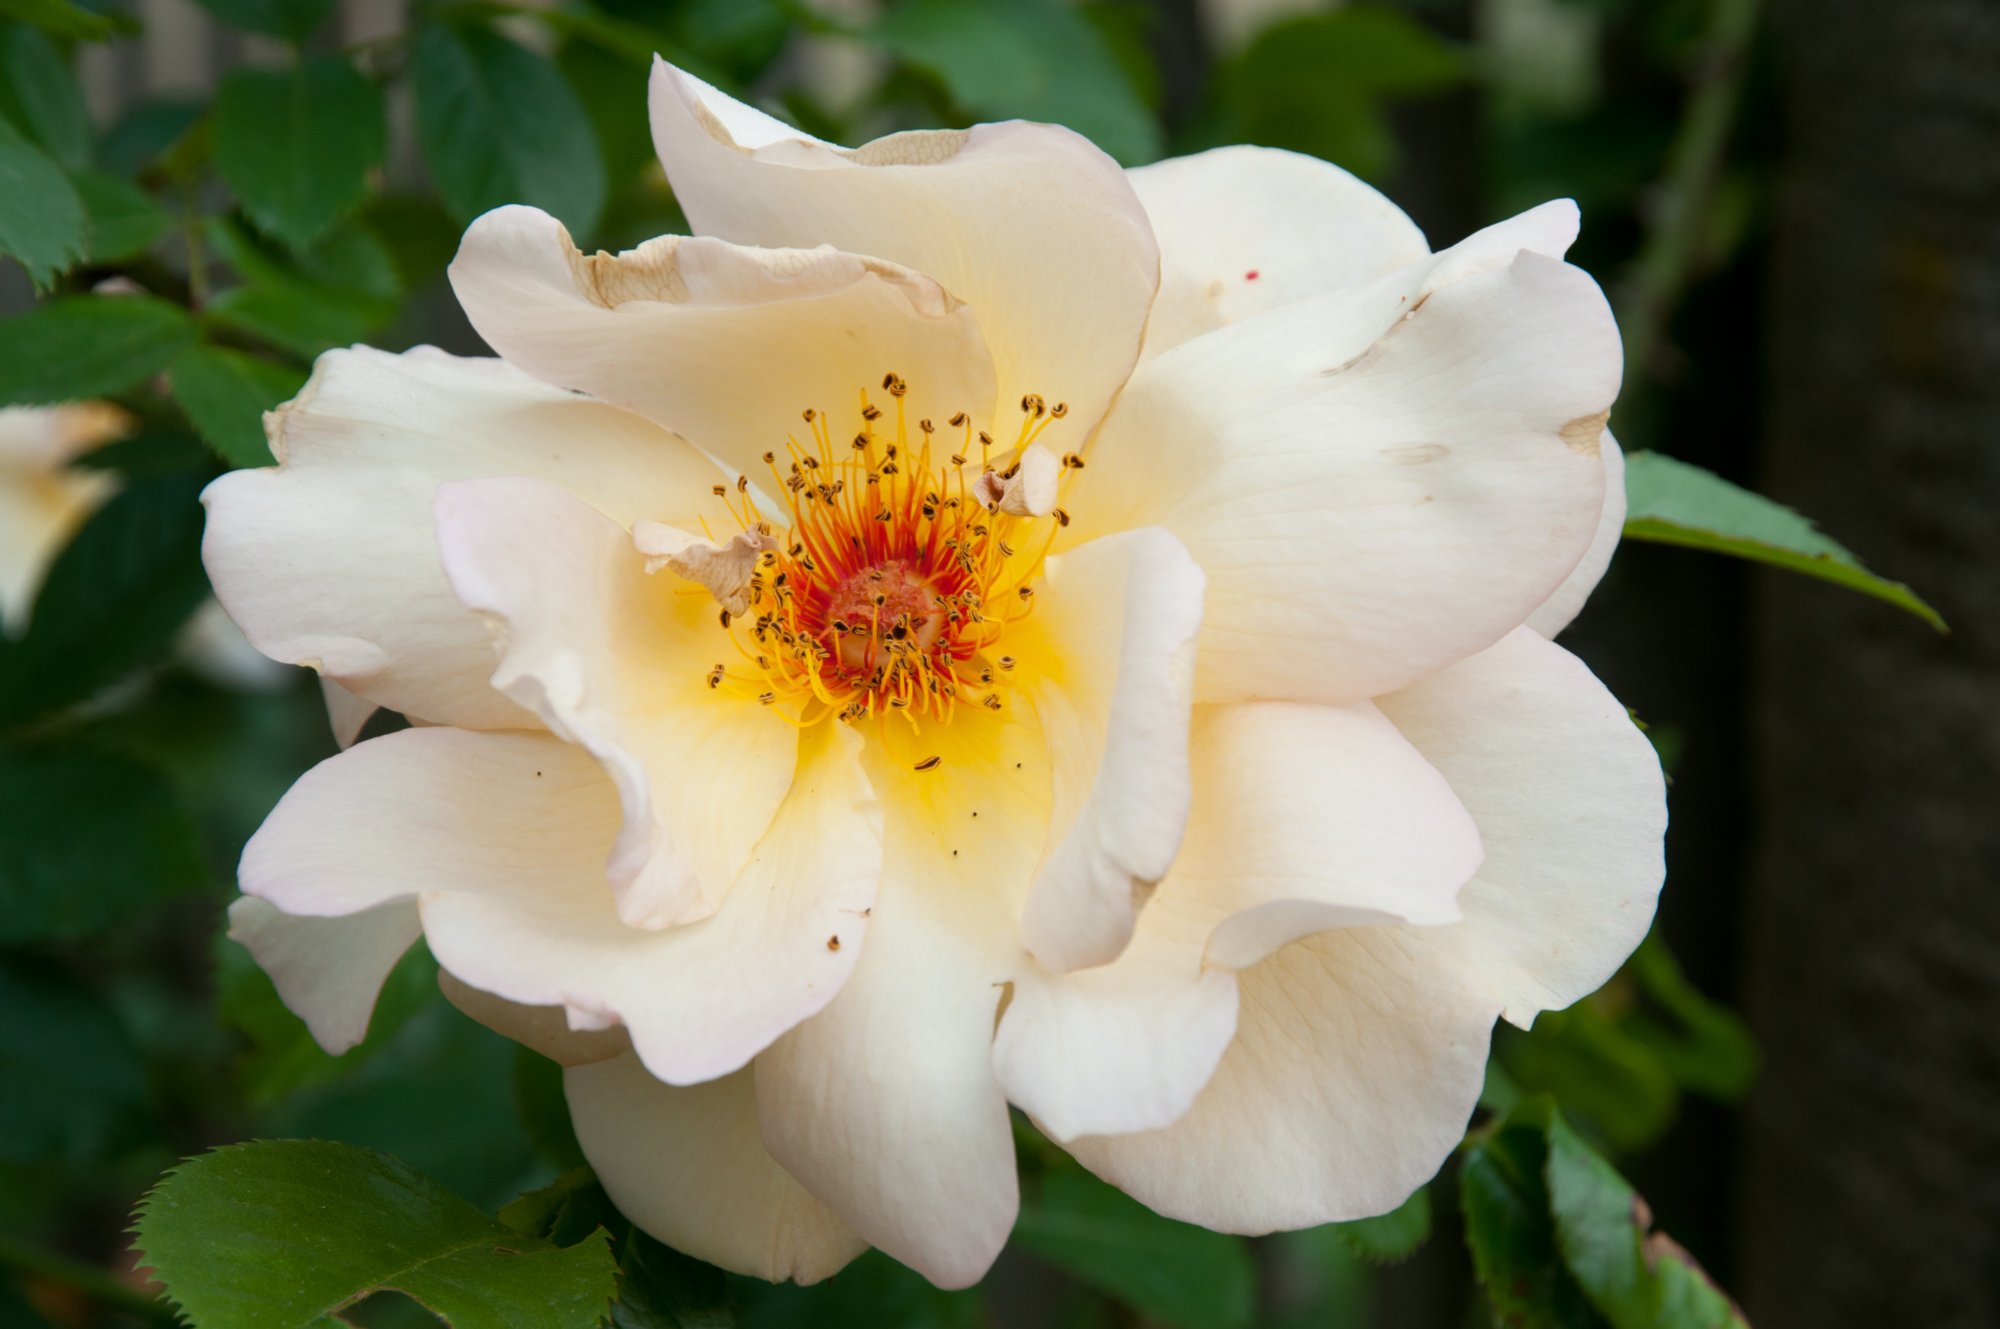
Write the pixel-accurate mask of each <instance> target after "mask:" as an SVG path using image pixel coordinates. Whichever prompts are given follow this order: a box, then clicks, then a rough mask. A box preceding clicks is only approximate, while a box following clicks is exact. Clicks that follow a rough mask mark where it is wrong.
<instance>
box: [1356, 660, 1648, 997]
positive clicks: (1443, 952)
mask: <svg viewBox="0 0 2000 1329" xmlns="http://www.w3.org/2000/svg"><path fill="white" fill-rule="evenodd" d="M1381 707H1382V710H1383V712H1384V713H1385V714H1386V715H1388V717H1389V718H1390V719H1391V720H1393V721H1395V723H1396V727H1397V728H1398V729H1400V730H1401V731H1402V732H1403V735H1404V737H1406V738H1408V739H1409V740H1410V742H1411V743H1412V744H1414V745H1415V746H1416V748H1417V750H1418V751H1420V752H1422V753H1423V754H1424V756H1425V757H1426V758H1427V759H1428V760H1429V761H1430V762H1431V763H1432V764H1433V765H1434V766H1436V767H1437V768H1438V770H1440V771H1441V772H1443V773H1444V776H1445V778H1446V779H1447V780H1449V781H1450V782H1451V786H1452V789H1453V790H1454V791H1455V792H1456V793H1457V794H1458V796H1459V798H1460V799H1462V800H1463V801H1464V803H1465V806H1466V807H1467V808H1468V809H1470V810H1471V812H1472V816H1473V819H1474V820H1475V821H1476V822H1477V823H1478V825H1479V833H1480V837H1481V839H1482V840H1483V841H1484V843H1485V846H1486V861H1485V863H1484V865H1483V866H1481V868H1480V870H1479V871H1478V873H1477V874H1475V875H1474V877H1473V879H1472V881H1471V882H1470V883H1469V884H1468V885H1467V886H1466V888H1465V889H1464V891H1462V892H1461V893H1460V894H1459V900H1458V903H1459V908H1460V909H1461V910H1462V911H1463V913H1464V921H1463V922H1461V923H1459V924H1457V925H1456V926H1454V927H1449V928H1441V929H1438V930H1437V931H1436V932H1434V933H1431V934H1429V935H1428V936H1427V939H1426V940H1427V943H1428V944H1429V945H1432V946H1434V947H1436V948H1437V949H1438V952H1439V954H1438V958H1437V960H1436V961H1435V963H1437V964H1439V965H1442V966H1448V967H1451V968H1453V969H1455V970H1459V971H1462V972H1466V973H1469V974H1474V975H1476V977H1477V980H1478V981H1479V983H1480V984H1481V985H1482V987H1483V989H1484V990H1485V991H1488V992H1491V993H1493V994H1495V996H1496V998H1497V1000H1498V1001H1499V1002H1500V1004H1501V1005H1502V1006H1504V1008H1505V1013H1506V1016H1507V1018H1508V1019H1509V1020H1510V1021H1512V1022H1514V1023H1515V1024H1519V1025H1523V1026H1525V1025H1527V1024H1528V1023H1529V1022H1530V1021H1532V1020H1533V1019H1534V1017H1535V1013H1536V1012H1537V1011H1543V1010H1553V1009H1556V1008H1558V1007H1562V1006H1567V1005H1569V1003H1571V1002H1573V1001H1575V1000H1576V999H1577V998H1578V997H1581V996H1584V995H1586V994H1588V993H1590V992H1594V991H1596V990H1597V988H1598V987H1599V986H1600V985H1602V984H1603V982H1604V980H1606V979H1607V978H1609V977H1611V975H1612V974H1613V973H1615V972H1617V969H1618V966H1619V965H1620V964H1622V963H1624V960H1625V957H1626V956H1628V955H1630V954H1631V953H1632V950H1633V948H1634V947H1636V946H1637V945H1638V944H1639V942H1640V941H1641V939H1643V938H1644V937H1645V935H1646V930H1647V928H1648V927H1650V926H1651V924H1652V921H1653V907H1654V904H1655V903H1656V901H1657V900H1658V897H1659V892H1660V883H1661V879H1662V878H1663V876H1664V875H1665V871H1666V868H1665V861H1664V858H1663V856H1662V847H1661V840H1662V836H1663V835H1664V833H1665V831H1666V824H1667V809H1666V783H1665V780H1664V779H1663V778H1662V776H1661V774H1660V763H1659V758H1658V757H1657V756H1656V755H1655V754H1654V752H1653V747H1652V744H1650V743H1648V742H1647V741H1646V737H1645V735H1644V734H1642V733H1640V732H1639V729H1638V726H1636V725H1634V724H1633V723H1632V720H1631V717H1630V716H1629V714H1628V713H1627V712H1626V710H1625V708H1624V707H1623V706H1622V705H1620V704H1619V702H1618V699H1617V698H1616V697H1613V696H1612V695H1611V694H1610V692H1608V691H1607V690H1606V689H1605V687H1604V685H1603V684H1602V683H1600V682H1598V681H1597V679H1596V678H1594V677H1592V675H1591V673H1590V670H1589V669H1587V668H1586V667H1585V666H1584V664H1583V662H1582V661H1580V660H1578V659H1577V658H1576V657H1575V656H1573V655H1571V654H1570V653H1569V652H1568V651H1565V650H1563V649H1562V648H1561V647H1560V646H1557V645H1555V644H1554V643H1552V642H1550V641H1547V640H1546V639H1544V638H1543V637H1541V636H1539V635H1538V634H1536V633H1535V632H1534V631H1532V630H1531V629H1527V628H1523V629H1520V630H1518V631H1516V632H1513V633H1511V634H1509V635H1508V636H1507V637H1506V638H1505V639H1504V640H1502V641H1501V642H1500V643H1499V644H1498V645H1496V646H1494V647H1492V648H1491V649H1490V650H1487V651H1484V652H1482V653H1481V654H1479V655H1476V656H1473V657H1472V658H1471V659H1469V660H1464V661H1461V662H1460V663H1458V664H1456V665H1453V666H1452V667H1451V668H1449V669H1445V670H1442V671H1440V672H1439V673H1437V674H1435V675H1433V676H1432V677H1430V678H1427V679H1425V680H1424V681H1423V682H1421V683H1418V684H1416V685H1414V686H1412V687H1410V688H1407V689H1405V690H1403V691H1402V692H1398V693H1395V694H1392V695H1390V696H1387V697H1384V698H1382V699H1381Z"/></svg>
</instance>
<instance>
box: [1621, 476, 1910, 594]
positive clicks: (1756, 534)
mask: <svg viewBox="0 0 2000 1329" xmlns="http://www.w3.org/2000/svg"><path fill="white" fill-rule="evenodd" d="M1625 489H1626V495H1627V500H1628V502H1629V504H1630V507H1629V510H1628V511H1627V513H1626V517H1625V534H1626V536H1627V537H1628V538H1631V539H1635V540H1657V541H1659V542H1661V543H1662V544H1673V545H1685V546H1687V547H1688V548H1690V549H1708V550H1713V551H1715V552H1716V553H1721V554H1734V555H1735V556H1736V557H1738V558H1749V559H1755V560H1757V561H1758V562H1760V563H1770V564H1774V565H1775V566H1777V567H1781V568H1787V569H1789V570H1791V571H1793V572H1803V573H1804V574H1805V575H1807V576H1808V577H1819V578H1822V579H1824V580H1826V581H1830V582H1833V583H1834V584H1835V585H1838V586H1845V587H1847V588H1848V589H1849V590H1853V591H1860V592H1861V593H1862V594H1863V595H1872V596H1874V597H1875V598H1876V599H1878V600H1886V601H1888V602H1889V603H1890V604H1892V605H1895V606H1896V607H1897V608H1899V609H1906V610H1908V611H1909V612H1910V613H1912V614H1915V615H1916V616H1917V617H1919V618H1921V619H1923V620H1924V621H1925V622H1926V623H1929V624H1930V625H1931V626H1932V627H1934V628H1936V629H1937V630H1938V631H1940V632H1942V631H1944V630H1945V623H1944V619H1943V618H1941V617H1939V615H1938V612H1937V611H1936V610H1935V609H1932V608H1931V607H1930V606H1929V605H1927V604H1925V603H1924V602H1923V601H1922V600H1921V599H1919V598H1918V597H1917V594H1916V592H1915V591H1912V590H1911V589H1910V588H1909V587H1907V586H1905V585H1903V584H1902V583H1901V582H1897V581H1890V580H1888V579H1887V578H1884V577H1878V576H1876V575H1875V574H1874V573H1872V572H1870V571H1869V570H1868V569H1867V568H1865V567H1863V566H1861V561H1860V560H1859V559H1857V558H1856V557H1855V556H1854V555H1853V554H1852V553H1850V552H1849V551H1848V549H1847V547H1846V546H1845V545H1842V544H1841V543H1840V542H1839V541H1837V540H1834V539H1832V538H1831V537H1830V536H1827V535H1825V534H1823V533H1822V532H1821V531H1820V530H1819V528H1818V527H1816V526H1814V525H1813V524H1812V522H1811V521H1810V520H1808V519H1807V518H1805V517H1802V516H1800V515H1799V514H1798V513H1796V512H1793V511H1792V510H1791V509H1790V508H1788V507H1785V506H1783V505H1782V504H1778V503H1773V502H1772V501H1771V500H1770V499H1768V498H1765V497H1763V496H1762V495H1761V494H1753V493H1751V492H1750V491H1749V490H1747V489H1740V488H1738V487H1737V486H1735V485H1733V484H1731V483H1729V481H1727V480H1725V479H1723V478H1722V477H1721V476H1719V475H1716V474H1713V473H1712V472H1709V471H1704V470H1702V469H1701V468H1700V467H1698V466H1689V465H1688V464H1687V463H1685V462H1678V461H1675V460H1674V459H1673V458H1672V457H1662V456H1660V455H1659V454H1657V453H1652V452H1638V453H1634V454H1633V455H1632V456H1631V457H1630V458H1629V459H1628V460H1627V463H1626V473H1625Z"/></svg>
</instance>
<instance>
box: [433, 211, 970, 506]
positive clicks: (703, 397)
mask: <svg viewBox="0 0 2000 1329" xmlns="http://www.w3.org/2000/svg"><path fill="white" fill-rule="evenodd" d="M451 280H452V287H453V289H454V290H456V291H457V293H458V298H459V302H460V303H461V304H462V305H464V306H465V312H466V316H467V317H468V318H470V319H471V320H472V325H473V327H474V328H476V329H478V331H479V334H480V335H481V336H482V337H484V338H485V339H486V341H487V344H488V345H490V346H492V347H493V349H494V350H496V351H498V352H499V353H500V354H501V355H502V356H503V357H505V358H506V360H507V361H508V362H509V363H511V364H514V365H518V366H519V367H520V368H522V369H525V370H527V371H528V372H529V373H531V374H533V375H535V376H536V377H537V378H540V379H543V380H545V381H547V382H550V383H555V384H559V385H561V386H563V387H566V388H575V389H578V390H580V391H584V392H588V393H590V394H592V395H593V396H596V397H599V398H602V399H603V400H605V401H609V402H615V403H617V404H618V405H620V406H625V407H629V408H631V409H632V410H635V411H638V412H639V413H640V414H642V415H645V416H648V417H649V418H651V419H653V420H656V421H658V422H660V423H661V424H663V425H666V426H667V427H668V428H670V429H673V430H676V431H677V432H679V433H680V434H681V435H682V436H684V437H686V438H688V439H690V440H691V441H693V442H694V443H695V444H696V445H698V446H700V447H702V448H705V449H707V450H708V451H709V452H711V453H712V454H714V455H715V456H716V457H718V458H720V459H722V461H723V462H724V464H725V465H727V466H729V467H731V468H732V469H733V470H734V471H737V472H741V473H743V474H745V475H749V476H751V477H753V478H757V479H760V480H761V479H767V478H769V476H770V471H769V468H768V467H767V466H766V465H765V464H764V462H763V461H762V457H763V455H764V454H765V453H767V452H771V451H773V450H775V451H776V452H777V453H778V454H779V455H780V456H783V454H784V452H785V439H786V438H787V436H796V437H798V438H800V439H805V440H807V444H808V447H810V435H809V434H808V433H807V431H806V429H805V428H804V426H803V425H802V423H801V421H800V419H799V416H800V413H801V411H803V410H804V409H805V408H807V407H811V408H814V409H816V410H819V411H822V412H828V413H830V417H831V420H832V422H833V424H834V425H835V427H837V428H838V429H840V430H842V431H843V432H841V433H840V434H839V435H838V438H839V440H840V441H841V442H842V443H843V444H844V443H845V441H846V438H847V436H848V435H849V434H851V433H853V432H854V431H855V429H857V428H858V427H859V425H860V423H861V421H860V417H859V416H858V415H857V414H855V412H857V411H858V410H859V394H860V392H861V391H862V390H864V389H866V390H868V391H869V392H871V393H872V394H874V396H875V398H876V399H877V400H878V401H881V402H882V403H883V404H884V405H885V406H887V405H888V394H887V393H886V392H884V391H882V390H881V384H882V379H883V377H884V375H885V374H888V373H891V372H893V373H895V374H897V375H899V376H901V377H902V378H903V379H904V380H905V381H906V383H907V384H908V385H909V388H910V396H909V399H908V401H907V402H906V403H905V405H906V406H907V408H908V410H909V412H910V419H911V422H912V428H914V422H915V420H916V419H918V418H920V417H924V416H935V417H936V418H937V419H939V420H943V419H946V418H948V417H950V416H951V415H952V414H954V413H956V412H958V411H961V410H966V411H971V412H973V413H975V414H977V415H979V416H980V417H982V418H984V417H986V416H988V415H990V413H991V411H992V404H993V362H992V359H991V357H990V356H989V355H988V354H987V350H986V344H985V342H984V340H983V339H982V338H981V336H980V329H979V324H978V322H977V321H976V320H975V318H974V311H973V310H972V309H970V308H968V307H967V306H966V305H964V304H963V303H962V302H961V301H959V300H958V299H956V298H955V297H954V296H953V295H951V294H948V293H947V292H946V291H945V289H944V288H943V287H941V286H939V285H938V283H937V282H935V281H933V280H931V278H929V277H927V276H924V275H923V274H921V273H918V272H913V271H911V270H910V269H908V268H905V267H902V266H900V265H898V264H895V263H889V262H884V261H882V260H880V259H873V258H859V257H856V256H855V255H853V254H845V253H841V252H838V251H837V250H834V249H829V248H826V247H824V246H822V247H821V248H818V249H746V248H743V247H740V246H737V245H733V244H728V243H726V242H724V241H722V240H717V239H712V238H708V237H702V236H696V237H692V238H690V237H686V236H662V237H661V238H659V239H657V240H649V241H647V242H646V243H645V244H643V245H641V246H640V247H639V248H637V249H634V250H630V251H628V252H626V253H623V254H617V255H611V254H596V255H593V256H591V257H588V258H586V257H584V256H583V255H581V254H579V253H578V252H577V250H576V247H575V246H574V245H573V244H572V243H571V242H570V238H569V232H568V231H566V230H564V229H563V226H562V223H560V222H558V221H557V220H556V219H555V218H553V217H551V216H549V215H548V214H547V213H544V212H538V211H536V210H535V209H533V208H524V207H507V208H498V209H495V210H494V211H492V212H489V213H487V214H486V215H485V216H483V217H480V218H479V219H478V220H477V221H475V222H473V224H472V226H471V229H469V230H468V231H466V233H465V241H464V243H463V244H462V245H461V246H460V248H459V251H458V257H457V258H456V259H454V260H453V261H452V265H451ZM782 464H783V463H781V465H782Z"/></svg>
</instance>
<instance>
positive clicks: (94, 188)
mask: <svg viewBox="0 0 2000 1329" xmlns="http://www.w3.org/2000/svg"><path fill="white" fill-rule="evenodd" d="M70 183H71V184H72V185H75V186H76V193H77V197H78V198H80V199H82V200H83V208H84V211H85V212H86V213H88V214H89V216H90V235H89V238H88V239H87V240H86V242H85V248H86V249H87V251H88V253H87V257H88V258H89V259H90V261H91V262H93V263H112V262H116V261H117V260H119V259H121V258H130V257H132V256H133V255H134V254H142V253H144V252H145V251H146V250H148V249H151V248H152V247H153V245H154V243H155V242H156V241H158V240H159V238H160V237H161V236H163V235H165V234H166V233H167V232H168V231H169V230H171V229H172V228H173V224H174V222H173V218H172V217H170V216H168V215H167V210H166V209H165V208H163V207H161V206H160V205H159V204H158V203H155V202H154V201H153V196H152V195H151V194H148V193H147V192H146V191H145V190H143V189H141V188H139V187H138V186H137V185H134V184H129V183H127V182H126V181H124V180H121V179H119V178H118V177H117V176H115V175H107V174H106V173H104V172H103V171H78V172H76V173H75V174H74V175H72V176H71V177H70Z"/></svg>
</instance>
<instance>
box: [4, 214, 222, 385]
mask: <svg viewBox="0 0 2000 1329" xmlns="http://www.w3.org/2000/svg"><path fill="white" fill-rule="evenodd" d="M65 188H67V183H65ZM194 334H195V328H194V320H192V319H190V318H189V317H188V316H187V314H186V312H185V311H184V310H182V309H181V307H180V306H179V305H174V304H169V303H167V302H166V301H165V300H157V299H154V298H153V297H152V296H149V295H72V296H65V297H63V298H62V299H59V300H48V301H44V302H43V303H41V304H39V305H36V306H35V307H34V308H32V309H30V310H28V311H27V312H26V313H24V314H16V315H15V316H14V317H12V318H9V319H0V406H12V405H15V404H17V403H26V404H33V405H40V404H44V403H48V402H59V401H78V400H81V399H83V398H85V397H105V396H109V395H111V394H112V393H114V392H122V391H124V390H125V389H126V388H129V387H132V386H133V385H134V384H136V383H138V382H139V381H141V380H142V379H146V378H150V377H151V376H152V375H154V374H157V373H159V372H160V371H161V370H162V369H165V368H166V367H167V362H168V361H170V360H172V359H173V358H174V356H176V355H178V354H179V353H180V351H181V350H182V349H183V348H184V347H186V346H187V345H188V344H189V343H191V342H192V341H193V340H194Z"/></svg>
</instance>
